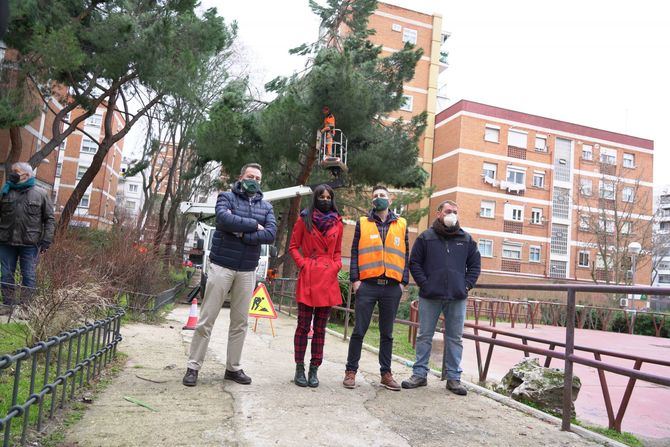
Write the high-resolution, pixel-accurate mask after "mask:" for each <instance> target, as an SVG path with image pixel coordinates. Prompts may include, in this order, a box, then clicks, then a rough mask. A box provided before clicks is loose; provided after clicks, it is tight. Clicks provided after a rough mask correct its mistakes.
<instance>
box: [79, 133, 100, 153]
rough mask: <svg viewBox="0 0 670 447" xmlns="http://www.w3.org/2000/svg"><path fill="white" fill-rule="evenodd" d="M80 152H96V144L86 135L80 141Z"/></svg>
mask: <svg viewBox="0 0 670 447" xmlns="http://www.w3.org/2000/svg"><path fill="white" fill-rule="evenodd" d="M81 152H82V153H83V154H95V153H96V152H98V145H97V144H96V143H95V142H94V141H93V140H90V139H88V138H86V137H84V139H83V140H82V142H81Z"/></svg>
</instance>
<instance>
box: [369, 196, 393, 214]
mask: <svg viewBox="0 0 670 447" xmlns="http://www.w3.org/2000/svg"><path fill="white" fill-rule="evenodd" d="M372 205H373V206H374V207H375V211H384V210H386V209H388V207H389V199H385V198H383V197H377V198H376V199H374V200H373V201H372Z"/></svg>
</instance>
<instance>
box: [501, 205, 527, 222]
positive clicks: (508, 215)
mask: <svg viewBox="0 0 670 447" xmlns="http://www.w3.org/2000/svg"><path fill="white" fill-rule="evenodd" d="M505 220H513V221H515V222H523V206H521V205H512V204H510V203H506V204H505Z"/></svg>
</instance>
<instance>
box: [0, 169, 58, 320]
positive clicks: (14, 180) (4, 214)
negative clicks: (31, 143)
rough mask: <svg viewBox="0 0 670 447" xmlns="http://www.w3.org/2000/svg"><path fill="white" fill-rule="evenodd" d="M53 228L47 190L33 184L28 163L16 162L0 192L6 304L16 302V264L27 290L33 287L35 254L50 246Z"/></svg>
mask: <svg viewBox="0 0 670 447" xmlns="http://www.w3.org/2000/svg"><path fill="white" fill-rule="evenodd" d="M54 229H55V220H54V208H53V204H52V203H51V198H50V197H49V193H47V192H46V191H45V190H44V189H42V188H40V187H39V186H36V185H35V171H34V170H33V168H32V167H31V166H30V165H29V164H28V163H15V164H14V165H13V166H12V172H11V173H10V174H9V176H8V179H7V182H6V183H5V184H4V186H3V187H2V191H1V192H0V262H1V264H2V298H3V301H4V304H5V305H13V304H15V294H14V292H15V291H14V272H15V271H16V264H17V263H18V264H19V265H20V266H21V277H22V284H23V286H24V288H25V289H26V290H28V291H30V290H32V289H33V288H34V287H35V269H36V265H37V258H38V253H39V252H41V251H44V250H46V249H47V248H49V245H50V244H51V241H52V240H53V237H54ZM4 310H6V309H4Z"/></svg>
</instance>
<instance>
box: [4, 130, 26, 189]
mask: <svg viewBox="0 0 670 447" xmlns="http://www.w3.org/2000/svg"><path fill="white" fill-rule="evenodd" d="M9 142H10V148H9V153H8V154H7V159H6V160H5V181H7V179H8V178H9V173H10V172H11V171H12V165H13V164H14V163H16V162H17V161H19V159H20V158H21V149H23V139H22V138H21V128H20V127H10V128H9Z"/></svg>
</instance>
